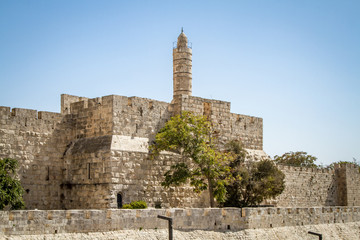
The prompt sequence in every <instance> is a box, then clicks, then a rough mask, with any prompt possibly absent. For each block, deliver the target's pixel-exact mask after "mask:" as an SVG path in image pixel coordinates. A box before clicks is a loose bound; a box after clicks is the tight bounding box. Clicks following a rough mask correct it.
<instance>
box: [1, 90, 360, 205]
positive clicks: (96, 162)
mask: <svg viewBox="0 0 360 240" xmlns="http://www.w3.org/2000/svg"><path fill="white" fill-rule="evenodd" d="M61 111H62V113H49V112H37V111H35V110H28V109H19V108H14V109H12V111H10V108H8V107H1V108H0V121H1V125H0V158H5V157H11V158H15V159H17V160H19V163H20V169H19V176H20V180H21V182H22V184H23V186H24V189H25V190H26V193H25V196H24V199H25V202H26V206H27V208H29V209H35V208H37V209H81V208H85V209H89V208H97V209H104V208H116V207H117V206H118V198H119V194H120V197H121V201H122V203H129V202H131V201H136V200H145V201H146V202H147V203H148V204H149V206H155V204H156V203H161V204H162V206H163V207H207V205H206V204H207V203H208V200H207V193H204V194H202V195H201V196H199V195H197V194H195V193H193V192H192V190H191V188H190V187H189V186H183V187H176V188H175V187H172V188H170V189H169V191H164V189H163V187H162V186H161V182H162V180H163V174H164V173H165V172H166V171H167V170H169V169H170V166H171V165H172V164H173V163H174V162H176V161H177V159H178V156H176V155H174V154H162V155H161V156H160V157H159V159H156V160H151V159H150V158H149V155H148V146H149V144H151V142H152V141H153V140H154V137H155V135H156V133H157V132H158V131H159V129H161V127H163V126H164V124H165V123H166V121H168V120H169V119H170V117H171V116H172V115H173V114H175V113H177V112H180V111H192V112H195V113H197V114H200V115H205V116H207V117H208V118H209V119H210V120H211V122H212V124H213V126H214V128H215V130H216V131H217V133H218V137H219V142H220V145H221V144H224V143H226V142H228V141H229V140H232V139H240V140H241V141H242V142H244V144H245V147H247V148H248V151H249V152H252V154H253V157H254V159H255V160H256V157H257V156H266V154H265V153H264V152H263V151H262V141H263V140H262V134H263V132H262V119H261V118H256V117H251V116H245V115H239V114H233V113H231V112H230V103H229V102H223V101H217V100H210V99H203V98H199V97H192V96H187V95H179V96H176V97H175V98H174V100H173V102H172V103H171V104H169V103H166V102H160V101H155V100H151V99H145V98H138V97H124V96H117V95H111V96H105V97H101V98H94V99H88V98H84V97H77V96H71V95H65V94H63V95H62V96H61ZM261 153H262V154H263V155H261ZM282 171H283V172H284V173H285V175H286V179H285V180H286V188H285V191H284V193H283V194H282V195H280V196H279V197H278V198H276V199H275V200H273V201H269V202H268V204H272V205H276V206H334V205H346V206H356V205H359V204H360V202H359V201H360V200H359V199H360V192H359V188H358V187H357V186H358V185H359V184H358V183H359V181H360V176H359V173H358V171H356V169H354V168H351V167H349V166H347V167H339V168H336V169H335V170H315V169H305V168H292V167H283V168H282Z"/></svg>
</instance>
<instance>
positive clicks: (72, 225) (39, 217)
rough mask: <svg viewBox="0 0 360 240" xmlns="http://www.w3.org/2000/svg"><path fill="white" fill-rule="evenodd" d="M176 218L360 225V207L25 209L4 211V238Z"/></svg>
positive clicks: (213, 223)
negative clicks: (356, 223) (353, 223)
mask: <svg viewBox="0 0 360 240" xmlns="http://www.w3.org/2000/svg"><path fill="white" fill-rule="evenodd" d="M158 215H163V216H167V217H171V218H173V221H174V229H177V230H209V231H226V230H231V231H238V230H244V229H251V228H273V227H285V226H303V225H317V224H329V223H349V222H358V221H360V207H315V208H243V209H239V208H189V209H183V208H182V209H177V208H171V209H144V210H126V209H108V210H38V211H36V210H27V211H10V212H6V211H2V212H0V233H1V232H2V233H4V234H6V235H12V234H14V235H23V234H45V233H73V232H78V233H79V232H106V231H117V230H123V229H164V228H167V224H168V223H167V221H164V220H161V219H158V218H157V216H158Z"/></svg>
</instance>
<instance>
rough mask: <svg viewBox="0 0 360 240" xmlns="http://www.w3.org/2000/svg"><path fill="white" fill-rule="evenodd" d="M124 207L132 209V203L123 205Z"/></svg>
mask: <svg viewBox="0 0 360 240" xmlns="http://www.w3.org/2000/svg"><path fill="white" fill-rule="evenodd" d="M122 209H132V207H131V205H130V204H124V205H123V206H122Z"/></svg>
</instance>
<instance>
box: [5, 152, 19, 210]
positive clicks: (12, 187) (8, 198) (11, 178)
mask: <svg viewBox="0 0 360 240" xmlns="http://www.w3.org/2000/svg"><path fill="white" fill-rule="evenodd" d="M17 167H18V162H17V161H16V160H15V159H11V158H4V159H0V210H3V209H4V208H6V207H10V209H12V210H15V209H22V208H24V207H25V204H24V201H23V199H22V195H23V193H24V189H23V188H22V186H21V184H20V181H19V180H17V179H16V169H17Z"/></svg>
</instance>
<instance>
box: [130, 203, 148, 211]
mask: <svg viewBox="0 0 360 240" xmlns="http://www.w3.org/2000/svg"><path fill="white" fill-rule="evenodd" d="M130 205H131V207H132V209H143V208H147V205H146V202H145V201H134V202H131V203H130Z"/></svg>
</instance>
